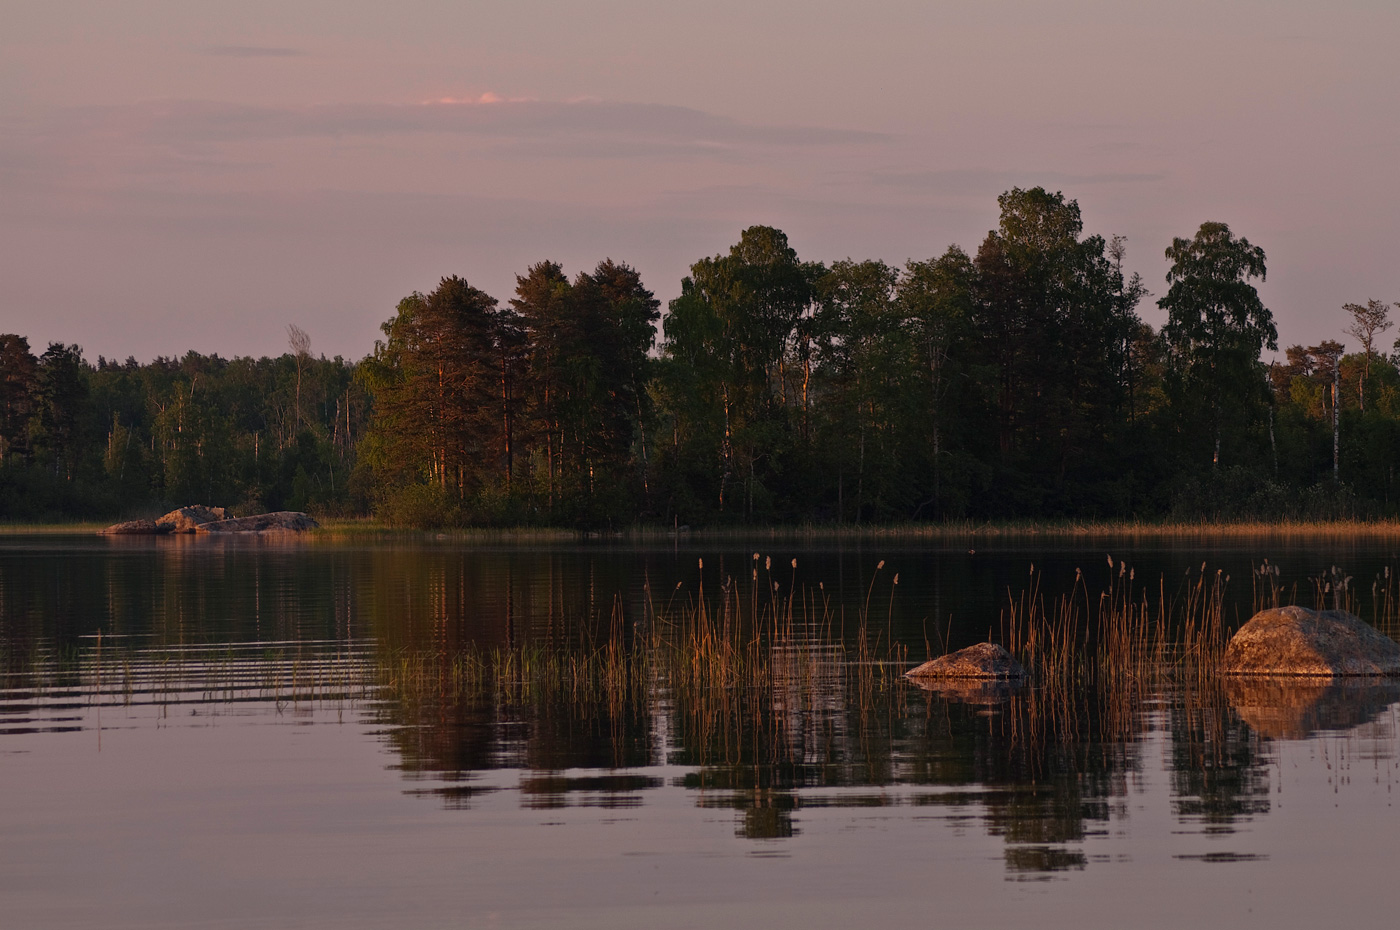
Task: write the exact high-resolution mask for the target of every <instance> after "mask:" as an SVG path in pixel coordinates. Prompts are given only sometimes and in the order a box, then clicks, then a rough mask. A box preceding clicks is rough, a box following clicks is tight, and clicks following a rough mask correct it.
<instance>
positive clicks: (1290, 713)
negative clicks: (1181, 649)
mask: <svg viewBox="0 0 1400 930" xmlns="http://www.w3.org/2000/svg"><path fill="white" fill-rule="evenodd" d="M1225 691H1226V694H1227V696H1228V697H1229V699H1230V705H1231V706H1232V707H1234V709H1235V713H1237V714H1239V716H1240V719H1241V720H1243V721H1244V722H1245V723H1247V724H1248V725H1249V726H1250V728H1251V729H1253V730H1254V731H1255V732H1257V733H1258V734H1259V735H1261V736H1267V737H1270V738H1272V739H1305V738H1306V737H1308V736H1310V735H1312V734H1313V733H1316V732H1318V731H1319V730H1349V729H1352V728H1353V727H1359V726H1361V725H1363V724H1366V723H1370V722H1371V721H1372V720H1375V719H1376V718H1377V717H1378V716H1380V714H1381V712H1382V711H1384V710H1385V709H1386V708H1387V707H1389V706H1390V705H1392V704H1394V703H1395V702H1396V701H1400V684H1397V683H1396V682H1394V681H1391V680H1389V679H1385V678H1334V679H1326V678H1319V677H1307V678H1304V677H1298V676H1293V677H1284V676H1266V675H1251V676H1248V677H1245V676H1236V677H1232V678H1230V679H1228V680H1227V682H1226V684H1225Z"/></svg>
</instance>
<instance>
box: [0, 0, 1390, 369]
mask: <svg viewBox="0 0 1400 930" xmlns="http://www.w3.org/2000/svg"><path fill="white" fill-rule="evenodd" d="M289 7H290V9H289ZM0 9H2V10H3V21H4V23H5V25H4V28H3V29H0V331H7V332H8V331H13V332H19V333H21V334H25V335H27V336H29V337H30V341H31V344H33V345H35V346H37V347H39V348H42V346H43V345H44V344H46V343H47V342H48V341H50V340H61V341H64V342H77V343H79V344H80V345H82V346H83V347H84V349H85V350H86V352H87V355H88V357H89V358H91V359H95V358H96V357H97V356H98V355H99V354H102V355H107V356H109V357H125V356H126V355H129V354H130V355H135V356H136V357H137V358H139V359H148V358H150V357H151V356H154V355H157V354H180V353H183V352H184V351H185V350H187V349H191V348H192V349H196V350H198V351H201V352H219V353H221V354H224V355H231V354H265V353H278V352H281V351H283V350H284V349H285V344H286V337H285V327H286V324H287V323H296V324H298V325H299V326H301V327H302V328H303V329H305V330H306V331H307V332H309V333H310V334H311V338H312V345H313V350H314V351H317V352H324V353H326V354H337V353H338V354H342V355H345V356H348V357H358V356H361V355H363V354H365V353H366V352H368V351H369V350H370V348H371V346H372V344H373V340H374V338H375V336H376V335H377V334H378V332H377V327H378V324H379V323H380V322H382V321H383V320H384V319H386V318H387V317H388V316H389V315H390V314H391V313H392V311H393V307H394V304H395V303H396V302H397V301H398V299H399V298H400V297H402V296H404V295H405V294H407V293H408V292H409V291H411V290H414V289H428V288H431V287H432V286H433V285H434V284H435V283H436V281H437V279H438V278H439V277H441V276H443V275H446V274H459V275H463V276H464V277H466V278H467V279H468V280H470V281H471V282H472V283H474V284H476V285H477V286H479V287H482V288H484V289H486V290H487V291H489V292H490V293H492V294H494V295H495V296H497V297H498V298H500V299H502V300H504V299H506V298H508V297H509V296H510V292H511V290H512V288H513V286H514V275H515V274H516V273H517V272H521V271H523V270H524V269H525V267H526V266H527V265H529V264H531V263H533V262H536V261H539V260H542V259H545V258H550V259H554V260H557V261H560V262H562V263H563V264H564V265H565V268H566V269H567V270H568V271H570V272H573V271H577V270H581V269H583V268H587V267H591V266H592V265H593V264H595V263H596V262H597V261H598V260H600V259H602V258H604V257H612V258H614V259H618V260H622V261H627V262H629V263H631V264H633V265H635V266H636V267H637V268H638V269H640V271H641V272H642V274H643V276H644V279H645V280H646V282H647V284H648V285H649V286H650V287H651V288H652V289H653V290H655V291H656V292H657V294H658V296H660V297H661V298H662V299H663V300H664V299H669V298H670V297H673V296H675V294H676V293H677V292H678V291H679V288H680V278H681V276H682V275H683V274H685V272H686V269H687V267H688V265H689V264H690V263H691V262H693V261H694V260H695V259H697V258H699V257H701V256H704V255H708V254H713V253H716V252H719V251H722V250H724V249H725V248H727V246H728V245H729V244H730V243H732V242H733V241H735V240H736V239H737V237H738V234H739V231H740V230H741V229H742V228H744V227H745V226H748V225H752V224H755V223H764V224H770V225H775V226H779V227H781V228H783V229H784V230H786V231H787V233H788V235H789V237H790V239H791V241H792V243H793V245H794V246H795V247H796V248H797V250H798V252H799V254H801V255H802V257H803V258H807V259H818V260H826V261H830V260H833V259H838V258H845V257H848V256H849V257H854V258H883V259H886V260H888V261H892V262H903V261H904V260H906V259H908V258H911V257H912V258H926V257H928V256H930V255H934V254H937V253H939V252H941V251H942V250H943V249H944V248H946V247H947V246H948V245H949V244H950V243H953V242H957V243H959V244H961V245H963V246H964V247H965V248H967V249H968V250H974V249H975V248H976V246H977V243H978V242H979V241H980V239H981V238H982V236H984V235H985V234H986V231H987V230H988V229H990V228H992V227H993V226H994V225H995V224H996V219H997V209H996V196H997V194H999V193H1000V192H1001V191H1003V190H1005V189H1006V188H1008V187H1010V186H1012V185H1020V186H1023V187H1024V186H1031V185H1035V184H1041V185H1044V186H1046V187H1048V188H1051V189H1058V190H1063V191H1064V192H1065V194H1066V195H1067V196H1070V197H1073V198H1077V199H1078V200H1079V202H1080V205H1081V206H1082V207H1083V210H1084V216H1085V222H1086V228H1087V230H1088V231H1089V232H1092V233H1100V234H1102V235H1104V236H1108V235H1111V234H1114V233H1119V234H1123V235H1126V236H1127V237H1128V247H1129V257H1128V264H1129V266H1130V267H1131V268H1132V269H1133V270H1136V271H1139V272H1141V273H1142V275H1143V277H1144V278H1145V279H1146V281H1147V284H1148V286H1149V288H1151V289H1152V290H1153V291H1154V292H1156V293H1158V294H1160V293H1161V292H1162V291H1163V290H1164V289H1165V285H1164V283H1163V281H1162V276H1163V274H1164V272H1165V270H1166V265H1165V262H1164V260H1163V259H1162V252H1163V250H1164V249H1165V247H1166V246H1167V244H1168V242H1169V241H1170V239H1171V237H1172V236H1177V235H1181V236H1188V235H1190V234H1191V233H1192V232H1194V230H1195V228H1196V227H1197V226H1198V225H1199V224H1200V223H1201V222H1202V221H1204V220H1220V221H1224V222H1227V223H1229V224H1230V225H1231V227H1232V228H1233V229H1234V230H1235V232H1236V233H1237V234H1242V235H1244V236H1247V237H1248V238H1249V239H1250V240H1251V241H1253V242H1254V243H1255V244H1257V245H1260V246H1263V248H1264V249H1265V251H1266V252H1267V253H1268V257H1269V268H1270V275H1269V279H1268V282H1267V284H1265V285H1264V286H1263V288H1261V291H1262V293H1263V295H1264V298H1265V301H1266V302H1267V304H1268V305H1269V306H1270V307H1271V308H1272V309H1273V310H1274V312H1275V315H1276V316H1277V318H1278V323H1279V329H1280V339H1281V341H1283V342H1284V343H1292V342H1304V343H1312V342H1316V341H1318V340H1321V339H1324V338H1331V337H1339V336H1340V333H1341V329H1342V327H1343V314H1342V311H1341V305H1342V304H1343V303H1346V302H1364V301H1365V300H1367V299H1370V298H1380V299H1384V300H1400V272H1397V263H1396V261H1395V258H1394V256H1393V253H1394V251H1395V249H1396V244H1397V242H1400V235H1397V234H1398V233H1400V172H1397V169H1396V165H1397V158H1396V155H1397V152H1400V124H1397V120H1396V119H1395V114H1396V113H1397V112H1400V69H1397V68H1396V67H1395V65H1394V57H1395V51H1394V49H1395V45H1396V40H1397V39H1400V4H1395V3H1393V2H1379V0H1365V2H1363V0H1352V2H1334V3H1331V4H1322V3H1301V2H1287V0H1270V2H1264V0H1259V2H1234V3H1231V2H1220V0H1215V2H1190V0H1187V2H1183V0H1175V2H1171V3H1166V2H1162V3H1147V2H1143V3H1122V2H1107V0H1105V2H1089V0H1084V2H1060V3H1052V2H1034V0H1003V2H997V0H979V2H966V3H962V2H959V3H930V2H927V0H923V2H915V0H870V2H865V3H861V4H855V3H840V4H837V3H830V2H820V0H815V2H814V0H805V2H796V0H794V2H788V0H781V2H762V0H749V2H694V3H689V4H685V5H684V6H683V8H682V7H681V5H676V4H659V3H648V2H640V0H614V2H606V0H595V2H590V3H567V2H539V0H513V2H509V3H506V2H502V3H460V2H411V0H403V2H399V3H396V4H392V5H391V4H383V3H365V2H359V0H336V2H300V3H296V4H286V3H284V2H252V0H244V2H240V3H236V4H235V3H226V4H213V3H190V2H188V0H173V2H162V0H147V2H127V3H122V4H112V3H106V2H100V0H88V2H78V0H75V2H64V3H54V2H51V0H41V2H30V0H0ZM445 101H449V102H445ZM1142 312H1143V315H1144V317H1145V318H1146V319H1148V320H1149V322H1152V323H1154V324H1158V323H1160V321H1161V314H1160V313H1159V312H1158V311H1157V309H1156V307H1155V304H1153V303H1151V302H1149V303H1148V304H1147V305H1145V306H1144V307H1143V308H1142Z"/></svg>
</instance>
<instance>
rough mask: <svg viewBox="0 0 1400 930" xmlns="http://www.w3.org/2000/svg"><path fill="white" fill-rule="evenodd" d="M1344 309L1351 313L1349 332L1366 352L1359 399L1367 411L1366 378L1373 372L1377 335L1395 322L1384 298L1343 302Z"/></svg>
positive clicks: (1362, 409)
mask: <svg viewBox="0 0 1400 930" xmlns="http://www.w3.org/2000/svg"><path fill="white" fill-rule="evenodd" d="M1342 309H1343V310H1345V311H1346V312H1347V313H1349V314H1351V325H1350V326H1348V327H1347V329H1346V331H1347V334H1348V335H1350V336H1354V337H1355V338H1356V341H1357V342H1359V343H1361V349H1362V351H1363V352H1365V353H1366V367H1365V368H1364V369H1363V370H1362V373H1361V382H1360V384H1359V385H1358V386H1357V401H1358V403H1359V405H1360V407H1361V411H1362V412H1363V413H1364V412H1365V411H1366V378H1367V377H1369V376H1370V374H1371V356H1372V354H1373V351H1374V347H1375V343H1376V336H1377V335H1379V334H1380V333H1383V332H1385V331H1386V330H1388V329H1390V327H1392V326H1394V325H1395V324H1394V323H1392V322H1391V321H1390V305H1389V304H1387V303H1386V302H1385V301H1383V300H1368V301H1366V303H1365V304H1364V305H1363V304H1343V305H1342Z"/></svg>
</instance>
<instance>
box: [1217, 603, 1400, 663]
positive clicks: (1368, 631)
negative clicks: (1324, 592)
mask: <svg viewBox="0 0 1400 930" xmlns="http://www.w3.org/2000/svg"><path fill="white" fill-rule="evenodd" d="M1225 672H1226V674H1229V675H1307V676H1317V677H1326V678H1335V677H1344V676H1354V675H1400V643H1396V642H1395V640H1393V639H1391V638H1390V637H1389V636H1386V635H1385V634H1383V633H1380V632H1378V631H1377V630H1376V629H1374V628H1373V627H1371V626H1368V625H1367V624H1366V623H1365V622H1363V621H1362V620H1361V619H1360V618H1359V617H1357V616H1355V615H1354V614H1349V613H1347V612H1346V611H1344V610H1309V609H1308V608H1306V607H1276V608H1273V609H1271V610H1264V611H1260V612H1259V613H1257V614H1255V615H1254V616H1253V617H1252V618H1250V621H1249V622H1248V623H1246V624H1245V625H1244V626H1242V627H1240V629H1239V632H1237V633H1236V634H1235V635H1234V636H1232V637H1230V642H1229V643H1228V644H1227V645H1226V647H1225Z"/></svg>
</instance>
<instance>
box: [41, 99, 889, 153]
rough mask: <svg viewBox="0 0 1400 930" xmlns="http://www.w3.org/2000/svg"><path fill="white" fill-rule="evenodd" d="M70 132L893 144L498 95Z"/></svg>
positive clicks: (232, 107)
mask: <svg viewBox="0 0 1400 930" xmlns="http://www.w3.org/2000/svg"><path fill="white" fill-rule="evenodd" d="M62 122H63V123H64V124H65V125H64V129H65V130H66V131H67V132H70V133H75V134H101V135H104V136H108V137H111V136H114V135H115V136H118V137H121V136H125V137H127V138H129V139H131V140H132V141H138V142H139V141H145V142H149V143H155V144H164V145H180V144H204V143H221V142H224V143H231V142H273V141H280V140H287V139H297V138H316V137H348V136H358V137H371V138H372V137H392V136H406V135H414V134H439V135H456V136H463V137H475V138H479V139H484V140H496V141H502V140H504V141H514V142H528V141H538V140H546V139H570V140H583V141H593V142H595V143H596V142H598V141H600V140H607V141H617V140H624V139H631V140H637V141H645V142H650V143H653V144H657V145H663V146H668V147H671V148H672V149H675V148H677V147H680V148H683V149H685V150H686V151H689V152H690V153H692V154H695V155H704V154H706V153H707V152H709V153H712V152H714V151H716V150H723V149H726V148H733V147H740V146H776V147H813V146H840V145H869V144H872V143H877V142H880V141H883V140H885V139H886V138H887V137H886V136H883V135H881V134H879V133H871V132H859V131H853V130H844V129H830V128H825V127H814V126H766V125H764V126H759V125H754V124H750V123H743V122H740V121H738V120H734V119H730V118H728V117H723V116H716V115H714V114H711V113H706V112H704V111H701V110H695V109H691V108H689V107H681V106H667V105H661V104H639V103H616V102H603V101H594V100H581V101H572V102H557V101H541V100H506V99H502V98H500V97H498V96H497V95H495V94H491V93H487V94H483V95H481V96H480V97H477V98H475V99H469V100H458V99H452V98H448V99H446V100H443V101H433V102H429V103H422V104H397V105H396V104H348V105H345V104H340V105H320V106H308V107H265V106H246V105H241V104H234V103H221V102H211V101H191V100H175V101H162V102H148V103H141V104H133V105H128V106H106V107H85V108H74V109H71V110H68V111H66V112H65V114H64V116H63V117H62ZM604 148H605V147H604ZM619 151H621V152H624V153H625V151H626V150H625V149H621V150H619Z"/></svg>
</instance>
